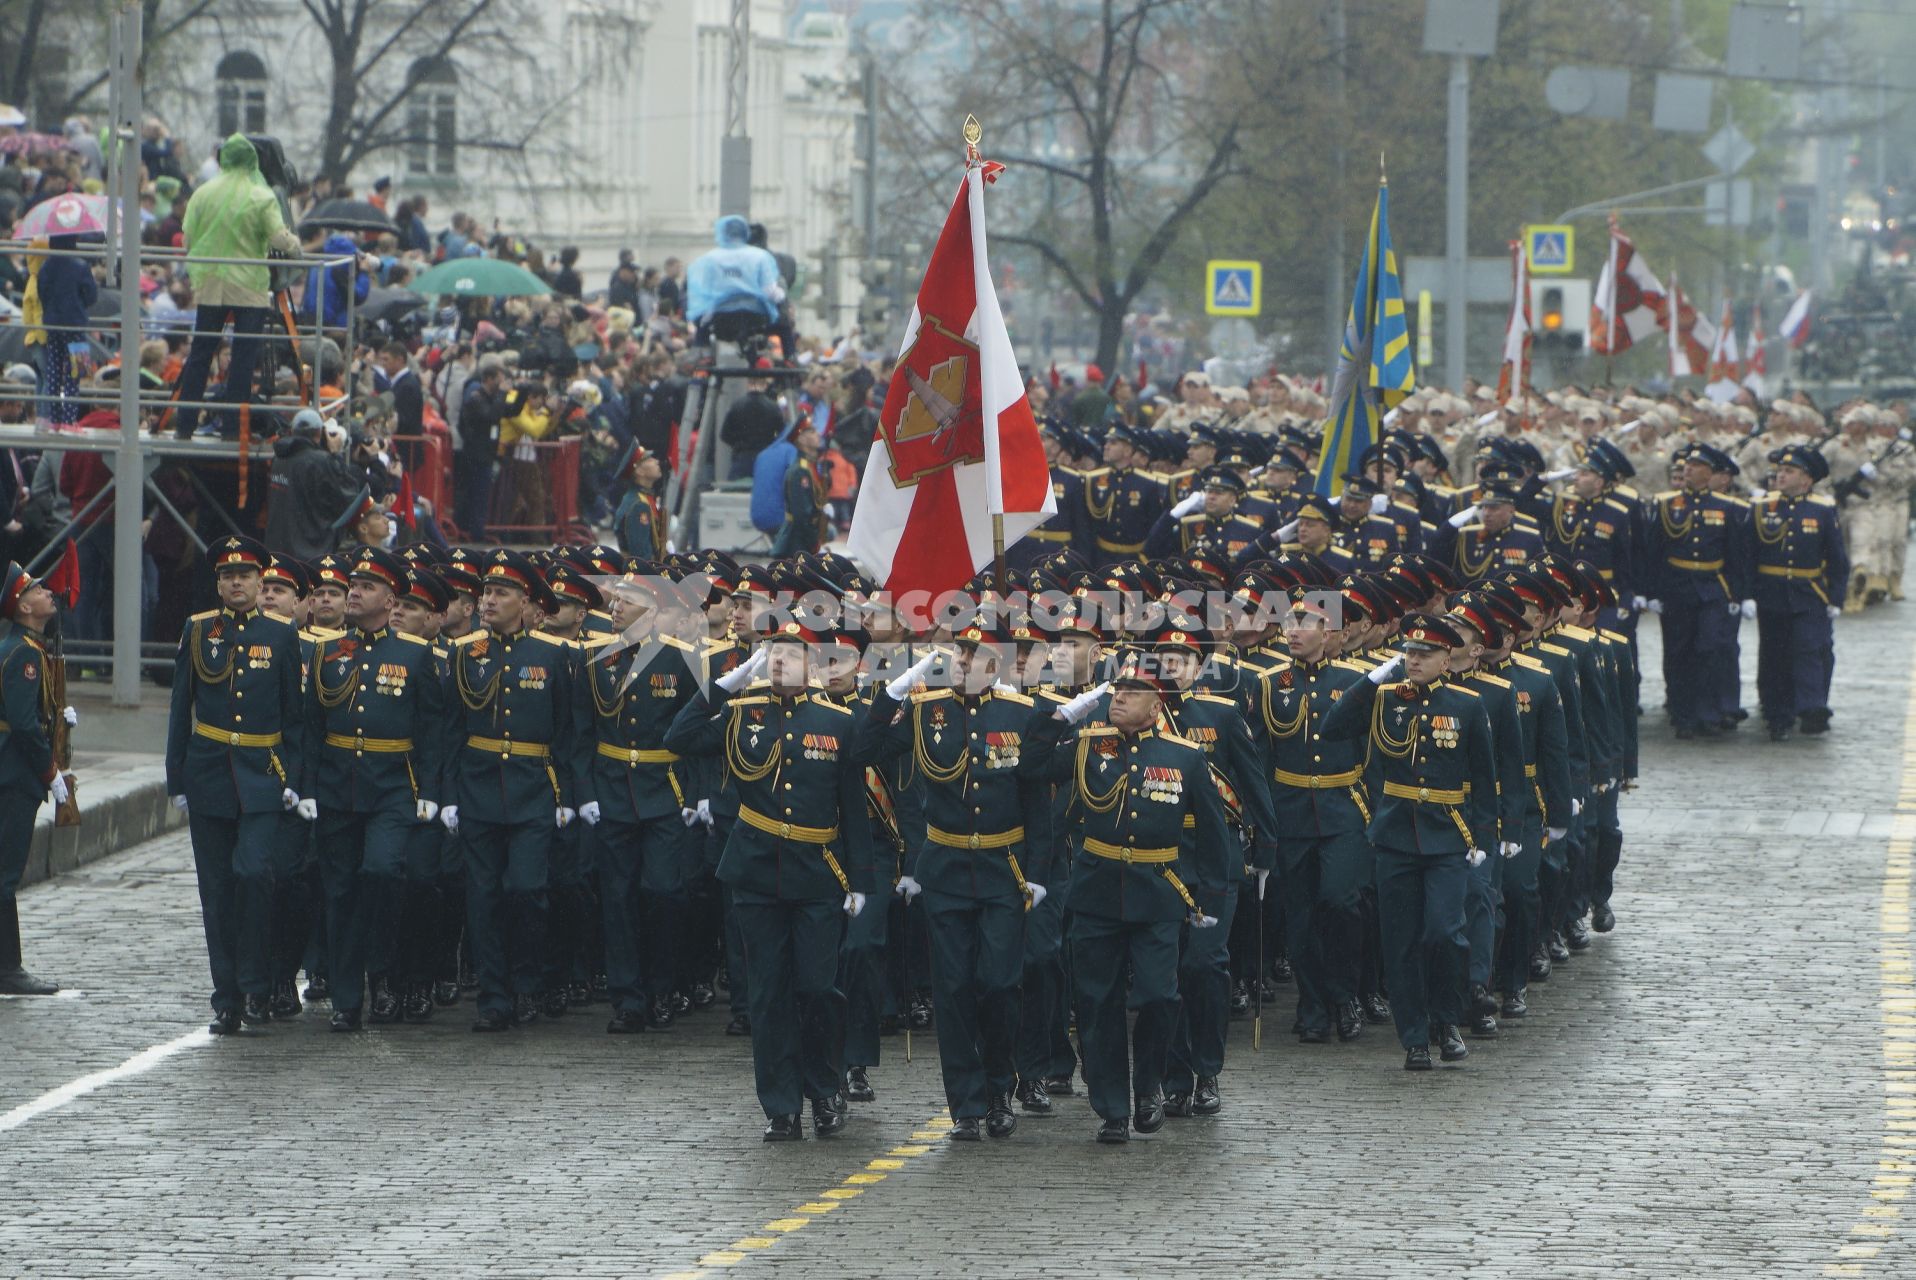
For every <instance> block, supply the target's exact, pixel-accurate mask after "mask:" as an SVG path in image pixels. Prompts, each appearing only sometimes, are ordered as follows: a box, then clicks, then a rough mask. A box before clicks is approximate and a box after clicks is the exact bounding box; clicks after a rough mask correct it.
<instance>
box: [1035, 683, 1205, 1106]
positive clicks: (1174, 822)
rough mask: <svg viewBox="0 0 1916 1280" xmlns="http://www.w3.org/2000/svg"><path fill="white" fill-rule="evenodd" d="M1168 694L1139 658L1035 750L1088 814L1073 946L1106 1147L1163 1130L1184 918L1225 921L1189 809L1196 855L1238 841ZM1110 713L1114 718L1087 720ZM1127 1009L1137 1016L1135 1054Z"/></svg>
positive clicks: (1090, 1074)
mask: <svg viewBox="0 0 1916 1280" xmlns="http://www.w3.org/2000/svg"><path fill="white" fill-rule="evenodd" d="M1165 691H1166V682H1165V680H1164V678H1163V676H1162V674H1161V673H1160V672H1159V671H1158V670H1156V664H1154V663H1153V662H1151V661H1150V660H1149V658H1148V657H1146V656H1144V655H1140V654H1138V653H1137V652H1136V651H1132V652H1131V653H1129V654H1127V655H1126V656H1125V657H1124V659H1123V660H1122V661H1121V662H1120V663H1119V665H1118V666H1117V669H1116V671H1115V673H1114V678H1113V680H1112V681H1111V682H1110V684H1109V685H1096V686H1093V687H1092V688H1090V689H1087V690H1086V691H1085V692H1083V693H1081V694H1079V695H1078V696H1077V697H1075V698H1073V699H1072V700H1071V701H1070V702H1068V703H1066V704H1064V705H1063V706H1061V707H1059V708H1058V709H1057V710H1056V711H1055V712H1053V713H1052V715H1051V716H1049V717H1041V718H1039V719H1038V720H1037V721H1036V722H1035V724H1034V725H1033V728H1032V742H1031V743H1030V750H1029V752H1028V753H1027V756H1026V760H1027V762H1028V764H1029V766H1030V767H1031V768H1032V769H1034V770H1035V771H1038V772H1041V773H1042V774H1044V775H1046V776H1049V777H1051V778H1053V779H1054V780H1055V781H1058V782H1060V783H1063V784H1064V785H1066V786H1068V787H1069V788H1070V790H1071V793H1072V797H1073V803H1074V804H1075V805H1076V806H1077V807H1078V811H1079V812H1080V813H1081V814H1082V815H1083V826H1082V828H1081V829H1080V831H1079V833H1078V840H1077V846H1076V849H1075V855H1074V858H1073V860H1072V865H1071V887H1070V890H1069V892H1070V895H1071V913H1072V919H1071V924H1070V926H1069V928H1070V933H1069V938H1070V948H1071V968H1072V973H1073V976H1074V978H1075V980H1076V982H1077V989H1078V1029H1079V1038H1080V1041H1081V1043H1082V1047H1083V1052H1084V1081H1085V1087H1086V1089H1087V1091H1088V1092H1089V1093H1090V1096H1091V1106H1092V1109H1093V1110H1094V1111H1096V1112H1097V1113H1098V1116H1099V1118H1100V1120H1101V1121H1102V1122H1103V1123H1102V1125H1101V1126H1100V1128H1099V1130H1098V1141H1099V1142H1104V1143H1122V1142H1127V1141H1129V1140H1130V1130H1131V1128H1132V1127H1133V1126H1135V1127H1136V1128H1137V1130H1138V1132H1140V1133H1156V1132H1157V1131H1158V1130H1159V1129H1161V1128H1162V1127H1163V1126H1164V1115H1165V1112H1164V1067H1165V1058H1166V1054H1167V1052H1168V1051H1169V1048H1170V1039H1171V1034H1172V1032H1173V1030H1174V1029H1175V1026H1176V1020H1177V1019H1176V1015H1177V999H1178V995H1177V964H1178V930H1179V927H1180V922H1182V923H1186V924H1189V925H1191V926H1192V927H1194V928H1216V927H1217V920H1216V917H1214V916H1206V915H1204V914H1203V913H1202V912H1201V911H1199V909H1198V904H1197V900H1196V898H1195V897H1194V896H1193V895H1192V892H1191V889H1190V887H1189V886H1190V885H1191V884H1192V883H1200V881H1199V877H1200V874H1201V868H1200V867H1199V866H1198V865H1196V860H1195V859H1193V858H1187V857H1186V856H1185V854H1184V850H1185V848H1186V847H1187V845H1186V842H1185V838H1184V815H1185V814H1187V813H1190V814H1193V815H1195V817H1196V819H1197V826H1196V828H1195V834H1194V836H1193V837H1192V841H1191V843H1190V844H1189V845H1188V847H1189V848H1191V849H1220V848H1226V847H1232V846H1231V844H1230V842H1232V841H1233V839H1234V837H1232V835H1231V834H1230V830H1229V826H1228V823H1227V820H1226V818H1225V814H1224V807H1223V804H1222V802H1221V801H1220V800H1219V799H1218V794H1217V789H1216V787H1215V786H1214V785H1213V784H1212V781H1211V771H1210V767H1209V764H1208V762H1207V761H1206V759H1205V756H1204V751H1203V748H1201V747H1199V746H1198V745H1197V744H1196V743H1193V742H1191V741H1189V740H1188V739H1185V738H1180V737H1178V736H1177V735H1176V734H1173V733H1171V732H1169V731H1168V730H1166V729H1164V728H1163V727H1162V725H1161V714H1162V711H1163V704H1162V698H1163V695H1164V693H1165ZM1107 694H1109V695H1110V696H1109V700H1108V702H1107V701H1106V695H1107ZM1100 708H1102V711H1101V716H1102V719H1103V722H1102V723H1095V724H1092V723H1085V722H1086V721H1087V720H1088V719H1089V718H1090V717H1091V716H1092V713H1093V711H1094V710H1097V709H1100ZM1127 970H1128V972H1129V975H1130V992H1129V997H1128V999H1127V995H1126V990H1125V979H1126V973H1127ZM1127 1004H1128V1006H1129V1007H1130V1008H1131V1009H1133V1010H1135V1011H1136V1014H1137V1021H1136V1024H1135V1026H1134V1027H1133V1029H1132V1032H1131V1037H1130V1044H1129V1045H1128V1046H1127V1044H1126V1036H1125V1010H1126V1007H1127ZM1127 1050H1128V1052H1127ZM1127 1067H1128V1070H1127Z"/></svg>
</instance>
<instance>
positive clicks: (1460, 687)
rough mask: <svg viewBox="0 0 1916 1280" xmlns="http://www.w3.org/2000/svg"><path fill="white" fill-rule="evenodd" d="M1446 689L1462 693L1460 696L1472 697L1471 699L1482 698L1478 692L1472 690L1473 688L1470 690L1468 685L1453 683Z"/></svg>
mask: <svg viewBox="0 0 1916 1280" xmlns="http://www.w3.org/2000/svg"><path fill="white" fill-rule="evenodd" d="M1448 687H1449V688H1452V689H1455V690H1456V691H1457V692H1458V693H1462V694H1467V695H1469V696H1470V697H1473V698H1481V697H1483V695H1482V694H1480V693H1478V692H1477V691H1476V690H1475V689H1473V688H1471V687H1470V686H1469V685H1463V684H1455V683H1453V684H1451V685H1449V686H1448Z"/></svg>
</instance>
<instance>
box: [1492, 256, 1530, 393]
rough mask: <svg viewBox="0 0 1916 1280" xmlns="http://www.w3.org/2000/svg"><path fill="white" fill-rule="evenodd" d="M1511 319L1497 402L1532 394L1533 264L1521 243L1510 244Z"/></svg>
mask: <svg viewBox="0 0 1916 1280" xmlns="http://www.w3.org/2000/svg"><path fill="white" fill-rule="evenodd" d="M1510 282H1511V284H1510V319H1509V320H1507V321H1506V322H1505V323H1504V362H1503V367H1502V368H1501V369H1499V370H1498V371H1497V402H1498V403H1499V404H1509V403H1510V398H1511V397H1512V396H1517V397H1520V398H1521V397H1522V396H1523V395H1525V394H1526V393H1527V392H1528V391H1529V390H1530V263H1529V261H1528V258H1527V256H1526V255H1525V253H1524V251H1523V242H1522V241H1521V240H1512V241H1511V242H1510Z"/></svg>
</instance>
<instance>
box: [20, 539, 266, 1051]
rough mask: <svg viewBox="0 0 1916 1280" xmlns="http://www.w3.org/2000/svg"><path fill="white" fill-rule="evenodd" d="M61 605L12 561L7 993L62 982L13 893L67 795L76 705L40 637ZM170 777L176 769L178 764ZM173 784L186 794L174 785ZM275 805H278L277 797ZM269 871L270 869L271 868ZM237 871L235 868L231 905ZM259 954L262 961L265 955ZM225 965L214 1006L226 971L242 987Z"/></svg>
mask: <svg viewBox="0 0 1916 1280" xmlns="http://www.w3.org/2000/svg"><path fill="white" fill-rule="evenodd" d="M55 608H56V606H55V605H54V603H53V595H52V593H51V592H49V591H48V590H47V589H46V588H45V587H44V586H42V585H41V584H40V583H39V582H37V581H35V580H34V579H33V578H31V577H29V576H28V575H27V571H26V570H25V569H22V568H21V567H20V566H19V565H17V564H14V563H12V562H9V563H8V564H7V569H6V580H5V582H4V583H0V616H4V617H6V618H9V619H11V620H12V622H13V627H12V629H11V630H9V631H8V632H7V634H6V637H5V638H4V639H0V702H3V703H4V704H5V706H4V709H5V712H6V721H5V722H4V723H0V995H10V996H50V995H53V994H55V993H56V992H58V991H59V990H60V987H59V984H58V983H53V982H48V981H47V980H46V979H45V978H37V977H35V976H34V975H33V974H31V973H28V972H27V970H26V968H25V967H24V966H23V964H22V963H21V959H22V954H21V946H20V909H19V903H18V900H17V899H16V898H15V896H14V894H15V891H16V890H17V889H18V888H19V887H20V880H21V878H22V877H23V876H25V874H26V870H27V854H28V852H30V851H31V850H32V848H33V824H34V822H35V821H36V819H37V818H38V815H39V812H40V803H41V801H43V800H45V799H46V798H47V795H48V794H49V793H51V794H52V796H53V803H54V805H55V806H56V807H57V806H59V805H63V804H65V803H66V802H67V784H66V779H65V778H63V777H62V776H61V775H60V771H59V769H58V768H57V767H55V765H54V762H53V746H52V738H53V721H54V717H55V716H61V715H64V716H67V717H68V723H69V724H71V723H72V722H73V712H72V708H70V707H64V708H63V707H56V706H54V705H53V702H52V699H51V696H50V694H51V690H50V687H49V685H48V683H47V652H46V649H45V648H44V647H42V645H41V643H40V636H41V634H42V633H43V632H44V631H45V630H46V625H47V623H49V622H51V621H52V620H53V616H54V611H55ZM170 745H171V744H170V742H169V747H170ZM168 776H169V778H171V777H173V776H174V775H173V773H172V771H171V770H169V772H168ZM168 790H169V791H171V792H172V793H173V794H175V795H177V794H179V793H178V792H177V791H173V789H172V788H170V787H169V788H168ZM272 812H273V813H278V812H279V806H278V805H277V804H275V805H274V806H273V809H272ZM260 852H264V851H263V850H261V851H260ZM249 861H250V859H249ZM268 874H269V876H270V869H269V871H268ZM231 877H232V873H231V871H230V870H229V871H228V872H227V910H228V911H229V912H230V911H231V897H232V889H231ZM202 883H204V882H202ZM269 883H270V880H269ZM250 896H252V895H249V897H250ZM248 905H249V906H254V905H258V907H259V909H260V910H262V911H264V910H265V904H254V903H249V904H248ZM254 923H255V922H254V921H252V920H251V919H250V918H249V919H248V920H247V924H248V925H253V924H254ZM257 924H258V927H262V928H263V927H264V926H265V924H266V921H265V919H264V918H263V917H262V919H261V920H260V921H258V922H257ZM212 937H213V917H212V916H211V915H210V914H209V916H208V918H207V938H208V942H209V943H210V942H211V940H212ZM210 949H211V948H210V946H209V950H210ZM259 959H260V960H261V961H263V960H264V959H265V957H263V956H261V957H259ZM221 964H222V962H221V960H220V959H219V958H217V957H216V958H215V960H214V968H213V982H214V1004H213V1007H214V1009H215V1010H216V1011H218V1010H220V1009H221V1007H222V1004H221V992H220V986H221V979H222V977H224V978H225V979H226V983H225V986H226V993H225V998H226V1001H227V1007H229V1008H230V1004H231V1001H232V999H233V997H234V994H235V993H234V991H233V986H234V979H233V968H234V962H233V958H232V957H231V956H230V955H229V956H227V957H226V960H225V966H226V968H225V971H224V973H223V972H222V968H221ZM247 976H249V977H250V976H251V975H250V974H249V975H247ZM247 1002H248V1007H249V1008H250V1007H251V1002H252V992H251V989H250V988H248V989H247ZM226 1018H227V1015H226V1014H225V1013H221V1014H220V1016H219V1019H218V1020H217V1021H216V1024H215V1025H216V1026H220V1027H222V1028H223V1029H224V1030H228V1031H230V1030H236V1029H238V1026H239V1022H238V1015H237V1014H234V1015H232V1023H231V1025H230V1026H228V1025H226ZM256 1020H259V1021H263V1020H264V1019H263V1018H262V1019H256Z"/></svg>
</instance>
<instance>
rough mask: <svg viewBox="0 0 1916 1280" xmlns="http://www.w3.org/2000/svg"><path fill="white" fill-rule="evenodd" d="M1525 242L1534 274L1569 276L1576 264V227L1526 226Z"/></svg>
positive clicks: (1531, 270)
mask: <svg viewBox="0 0 1916 1280" xmlns="http://www.w3.org/2000/svg"><path fill="white" fill-rule="evenodd" d="M1523 244H1524V255H1525V256H1526V257H1527V258H1529V259H1530V273H1531V274H1532V275H1538V276H1567V275H1569V274H1570V271H1571V268H1572V267H1574V266H1575V265H1576V260H1577V229H1576V228H1575V227H1525V228H1524V229H1523Z"/></svg>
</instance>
